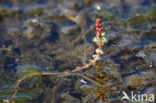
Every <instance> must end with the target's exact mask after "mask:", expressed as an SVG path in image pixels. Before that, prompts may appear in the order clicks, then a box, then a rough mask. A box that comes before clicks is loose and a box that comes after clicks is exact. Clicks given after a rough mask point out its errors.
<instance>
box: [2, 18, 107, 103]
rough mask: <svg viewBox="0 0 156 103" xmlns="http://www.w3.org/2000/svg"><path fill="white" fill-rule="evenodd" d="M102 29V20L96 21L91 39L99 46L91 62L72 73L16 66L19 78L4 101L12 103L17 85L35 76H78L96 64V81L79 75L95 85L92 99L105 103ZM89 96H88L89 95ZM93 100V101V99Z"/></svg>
mask: <svg viewBox="0 0 156 103" xmlns="http://www.w3.org/2000/svg"><path fill="white" fill-rule="evenodd" d="M103 30H104V28H103V25H102V20H101V19H97V20H96V31H97V34H96V37H95V38H94V39H93V41H94V42H95V43H96V44H97V45H98V46H99V48H98V49H96V53H97V54H96V55H93V58H94V59H93V60H91V61H90V62H89V63H88V64H85V65H84V66H82V67H77V68H75V69H74V70H72V71H64V72H42V71H41V69H40V68H39V67H36V66H33V65H30V66H29V65H25V66H18V67H17V68H16V69H17V77H18V78H19V79H18V81H17V83H16V86H15V90H14V93H13V95H12V97H11V99H9V100H4V101H7V102H9V103H14V99H15V97H16V94H17V92H18V90H19V85H20V83H21V82H22V81H24V80H25V79H29V78H32V77H35V76H61V77H62V76H63V77H64V76H70V75H78V76H79V75H80V74H77V72H79V71H81V70H83V69H87V68H89V67H90V66H92V65H95V64H97V65H98V66H97V69H96V72H97V74H98V75H99V76H98V77H96V76H95V79H96V81H94V80H92V79H90V78H89V77H87V76H84V75H83V74H82V75H80V76H81V77H82V78H85V79H87V78H88V80H90V81H91V82H93V83H95V85H96V86H97V88H96V90H93V91H94V92H93V93H94V95H93V98H99V99H100V100H101V101H105V100H106V98H108V93H107V88H106V87H107V86H105V85H106V83H105V81H104V79H105V78H106V77H105V76H104V74H103V71H102V66H101V64H99V63H100V59H101V58H100V56H101V55H102V54H103V51H102V46H103V45H104V44H105V43H107V39H106V38H105V33H104V32H103ZM89 95H90V94H89ZM88 99H90V98H89V97H88V96H86V99H85V100H84V102H87V101H88ZM93 100H94V99H93Z"/></svg>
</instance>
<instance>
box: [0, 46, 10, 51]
mask: <svg viewBox="0 0 156 103" xmlns="http://www.w3.org/2000/svg"><path fill="white" fill-rule="evenodd" d="M11 50H12V47H11V46H9V47H2V48H0V51H11Z"/></svg>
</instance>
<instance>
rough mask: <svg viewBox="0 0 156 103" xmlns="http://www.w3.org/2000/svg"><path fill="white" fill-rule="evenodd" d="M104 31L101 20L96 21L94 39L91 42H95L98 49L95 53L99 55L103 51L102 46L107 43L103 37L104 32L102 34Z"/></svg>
mask: <svg viewBox="0 0 156 103" xmlns="http://www.w3.org/2000/svg"><path fill="white" fill-rule="evenodd" d="M103 30H104V27H103V25H102V20H101V19H97V20H96V31H97V33H96V37H95V38H94V39H93V42H95V43H96V44H97V45H98V46H99V48H98V49H96V53H97V54H98V53H100V54H103V51H102V46H103V45H104V44H105V43H107V41H108V40H107V39H106V37H105V32H103ZM94 57H97V56H96V55H94Z"/></svg>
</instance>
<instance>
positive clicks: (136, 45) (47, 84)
mask: <svg viewBox="0 0 156 103" xmlns="http://www.w3.org/2000/svg"><path fill="white" fill-rule="evenodd" d="M97 18H101V19H102V20H103V25H104V28H105V32H106V38H107V39H108V43H107V44H106V45H104V47H103V51H104V55H103V56H102V61H101V63H102V66H103V68H102V69H103V71H104V73H105V74H106V75H108V74H109V75H111V77H112V78H113V79H112V78H111V80H110V81H111V82H110V81H109V80H108V81H107V80H106V81H105V82H106V84H111V85H112V87H111V88H108V89H106V90H107V93H106V94H102V95H104V97H105V95H108V96H107V97H108V99H107V100H105V102H106V103H122V102H121V101H120V99H121V97H122V93H121V92H122V91H126V92H128V93H130V91H139V92H141V93H147V94H150V93H155V91H156V84H155V83H156V77H155V73H156V1H155V0H0V103H5V100H8V99H10V98H11V95H12V94H13V90H14V87H15V84H16V81H17V80H18V79H19V75H22V73H21V72H20V69H21V68H22V70H24V72H25V74H26V73H30V72H28V69H29V68H31V69H36V68H37V69H40V70H41V71H48V72H63V71H66V70H73V69H74V68H75V67H78V66H82V65H84V64H85V63H88V62H89V60H90V59H92V55H93V54H94V53H95V49H96V48H97V46H96V45H95V44H94V43H93V42H92V39H93V38H94V37H95V34H96V30H95V20H96V19H97ZM88 69H89V70H86V71H83V72H82V74H84V75H88V74H94V75H95V76H96V75H97V74H96V71H95V67H91V68H88ZM80 80H82V78H81V77H79V76H69V77H54V76H41V77H39V76H38V77H33V78H27V79H25V80H24V81H23V82H22V83H21V84H20V86H19V92H18V93H17V96H16V98H15V102H16V103H74V102H75V103H84V102H85V101H86V102H87V103H103V102H104V101H101V100H99V99H98V96H96V95H94V94H96V93H97V92H96V91H92V90H93V88H97V89H98V90H99V92H98V93H101V91H103V89H102V90H101V89H99V88H98V87H95V85H94V84H93V83H91V82H89V81H87V80H85V81H86V82H87V84H84V83H81V82H80ZM95 81H96V79H95Z"/></svg>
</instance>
